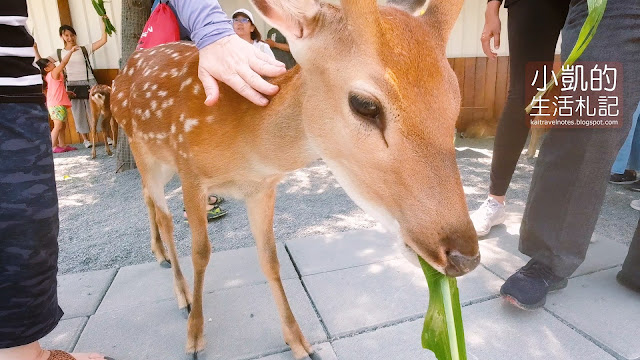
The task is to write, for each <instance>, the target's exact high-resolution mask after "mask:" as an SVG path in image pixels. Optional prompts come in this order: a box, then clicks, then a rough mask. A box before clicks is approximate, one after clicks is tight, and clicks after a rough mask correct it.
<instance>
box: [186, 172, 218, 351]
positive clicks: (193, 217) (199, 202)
mask: <svg viewBox="0 0 640 360" xmlns="http://www.w3.org/2000/svg"><path fill="white" fill-rule="evenodd" d="M181 180H182V193H183V199H184V207H185V209H186V210H187V218H188V219H189V227H190V228H191V259H192V261H193V303H192V306H191V313H190V314H189V320H188V321H187V346H186V351H187V353H189V354H195V353H197V352H199V351H202V350H204V347H205V339H204V317H203V313H202V312H203V309H202V292H203V290H204V273H205V270H206V268H207V265H208V264H209V258H210V257H211V244H210V243H209V235H208V234H207V216H206V198H207V193H206V191H204V189H202V188H201V187H200V186H198V185H197V184H195V183H191V182H190V181H189V180H188V179H187V177H184V176H181Z"/></svg>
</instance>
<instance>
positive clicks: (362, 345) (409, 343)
mask: <svg viewBox="0 0 640 360" xmlns="http://www.w3.org/2000/svg"><path fill="white" fill-rule="evenodd" d="M423 323H424V319H420V320H415V321H410V322H405V323H402V324H399V325H395V326H390V327H386V328H381V329H378V330H375V331H373V332H370V333H365V334H361V335H357V336H353V337H348V338H343V339H339V340H336V341H334V342H333V349H334V350H335V352H336V354H337V355H338V359H341V360H342V359H345V360H346V359H349V360H390V359H393V360H403V359H407V360H415V359H425V360H436V356H435V355H434V354H433V352H431V351H430V350H425V349H423V348H422V344H421V340H420V335H421V333H422V325H423Z"/></svg>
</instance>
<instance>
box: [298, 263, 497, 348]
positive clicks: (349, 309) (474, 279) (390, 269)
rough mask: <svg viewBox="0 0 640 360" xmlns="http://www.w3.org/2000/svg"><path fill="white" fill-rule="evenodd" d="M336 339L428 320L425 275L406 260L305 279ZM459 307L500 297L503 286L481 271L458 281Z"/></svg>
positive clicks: (319, 310)
mask: <svg viewBox="0 0 640 360" xmlns="http://www.w3.org/2000/svg"><path fill="white" fill-rule="evenodd" d="M303 281H304V282H305V285H306V287H307V289H308V290H309V293H310V295H311V298H312V299H313V301H314V303H315V305H316V308H317V309H318V312H319V313H320V316H321V317H322V319H323V320H324V323H325V325H326V326H327V329H328V330H329V333H330V334H331V335H332V336H337V335H343V334H348V333H351V332H354V331H356V330H359V329H366V328H370V327H375V326H380V325H383V324H386V323H390V322H394V321H397V320H399V319H406V318H410V317H413V316H417V315H420V314H424V313H425V312H426V310H427V306H428V298H429V292H428V289H427V282H426V280H425V278H424V274H423V273H422V270H421V269H420V268H418V267H416V266H414V265H412V264H410V263H409V262H408V261H407V260H405V259H397V260H390V261H385V262H381V263H376V264H371V265H365V266H359V267H355V268H349V269H344V270H338V271H332V272H326V273H321V274H315V275H310V276H305V277H303ZM458 284H459V288H460V301H461V302H463V303H468V302H470V301H473V300H477V299H482V298H486V297H488V296H492V295H496V294H498V292H499V289H500V285H501V284H502V281H501V280H500V279H499V278H498V277H497V276H495V275H493V274H491V273H490V272H489V271H487V270H486V269H484V268H478V269H477V270H475V271H473V272H472V273H470V274H468V275H466V276H464V277H462V278H461V279H460V281H459V283H458Z"/></svg>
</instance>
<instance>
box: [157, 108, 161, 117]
mask: <svg viewBox="0 0 640 360" xmlns="http://www.w3.org/2000/svg"><path fill="white" fill-rule="evenodd" d="M156 116H157V117H159V118H161V117H162V110H158V111H156Z"/></svg>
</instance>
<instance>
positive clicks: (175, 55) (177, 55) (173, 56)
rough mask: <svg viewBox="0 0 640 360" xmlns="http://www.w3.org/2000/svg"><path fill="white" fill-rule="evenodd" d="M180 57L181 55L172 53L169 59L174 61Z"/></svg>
mask: <svg viewBox="0 0 640 360" xmlns="http://www.w3.org/2000/svg"><path fill="white" fill-rule="evenodd" d="M180 56H181V55H180V54H179V53H174V54H172V55H171V57H172V58H174V59H179V58H180Z"/></svg>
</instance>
